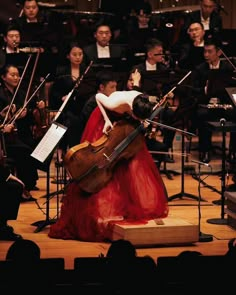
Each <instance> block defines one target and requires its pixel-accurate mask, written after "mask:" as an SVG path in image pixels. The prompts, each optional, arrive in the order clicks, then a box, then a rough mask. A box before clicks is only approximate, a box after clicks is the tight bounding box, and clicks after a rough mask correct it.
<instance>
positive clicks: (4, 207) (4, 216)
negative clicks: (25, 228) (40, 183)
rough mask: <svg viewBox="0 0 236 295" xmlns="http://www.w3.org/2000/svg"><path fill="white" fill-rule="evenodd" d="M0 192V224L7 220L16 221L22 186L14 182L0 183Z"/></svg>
mask: <svg viewBox="0 0 236 295" xmlns="http://www.w3.org/2000/svg"><path fill="white" fill-rule="evenodd" d="M0 191H1V206H0V223H1V222H5V221H7V220H16V219H17V215H18V210H19V205H20V202H21V196H22V192H23V186H22V185H21V184H20V183H19V182H17V181H15V180H8V181H7V182H3V183H2V182H1V183H0Z"/></svg>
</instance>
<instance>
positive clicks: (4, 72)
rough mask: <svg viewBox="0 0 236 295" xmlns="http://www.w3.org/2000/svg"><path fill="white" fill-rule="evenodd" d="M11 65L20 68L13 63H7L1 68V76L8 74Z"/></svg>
mask: <svg viewBox="0 0 236 295" xmlns="http://www.w3.org/2000/svg"><path fill="white" fill-rule="evenodd" d="M11 67H13V68H16V69H18V68H17V66H15V65H13V64H5V65H4V66H3V67H2V68H1V70H0V75H1V76H6V74H7V73H8V72H9V69H10V68H11ZM18 71H19V69H18Z"/></svg>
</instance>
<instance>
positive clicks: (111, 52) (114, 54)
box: [83, 23, 126, 64]
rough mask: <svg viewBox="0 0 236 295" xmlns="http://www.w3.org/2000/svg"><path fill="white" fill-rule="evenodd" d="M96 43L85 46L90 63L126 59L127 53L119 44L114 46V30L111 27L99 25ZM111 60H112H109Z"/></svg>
mask: <svg viewBox="0 0 236 295" xmlns="http://www.w3.org/2000/svg"><path fill="white" fill-rule="evenodd" d="M94 38H95V42H94V43H93V44H90V45H87V46H85V47H84V48H83V49H84V55H85V60H86V61H87V62H88V63H89V62H90V61H94V62H98V63H99V61H100V62H101V61H102V62H105V61H107V63H108V64H110V63H111V60H112V59H120V61H121V60H122V59H125V58H126V52H125V50H124V48H123V47H122V46H120V45H119V44H112V43H111V40H112V30H111V27H110V25H108V24H105V23H99V24H98V25H97V27H96V30H95V33H94ZM109 59H110V60H109Z"/></svg>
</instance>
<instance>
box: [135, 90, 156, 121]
mask: <svg viewBox="0 0 236 295" xmlns="http://www.w3.org/2000/svg"><path fill="white" fill-rule="evenodd" d="M152 112H153V104H152V103H151V102H150V101H149V99H148V96H147V95H145V94H139V95H138V96H136V97H135V99H134V101H133V114H134V115H135V116H136V117H137V118H139V119H147V118H149V117H150V115H151V114H152Z"/></svg>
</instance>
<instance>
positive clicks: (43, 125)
mask: <svg viewBox="0 0 236 295" xmlns="http://www.w3.org/2000/svg"><path fill="white" fill-rule="evenodd" d="M33 116H34V123H35V124H34V125H33V127H32V132H33V137H34V139H35V140H40V139H41V138H42V137H43V136H44V135H45V133H46V132H47V130H48V127H49V123H48V114H47V111H46V109H45V108H43V109H41V108H39V107H38V106H37V107H36V108H35V109H34V110H33Z"/></svg>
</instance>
